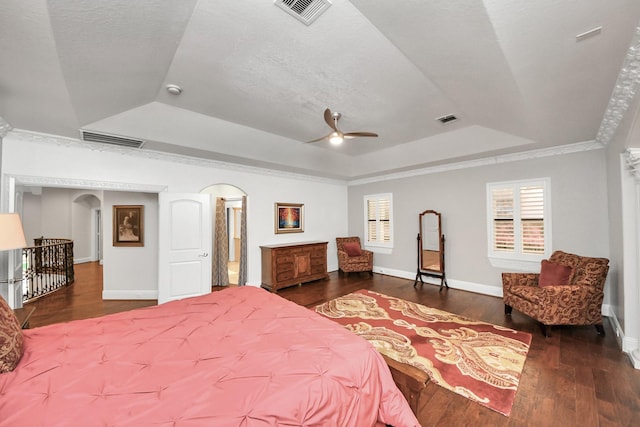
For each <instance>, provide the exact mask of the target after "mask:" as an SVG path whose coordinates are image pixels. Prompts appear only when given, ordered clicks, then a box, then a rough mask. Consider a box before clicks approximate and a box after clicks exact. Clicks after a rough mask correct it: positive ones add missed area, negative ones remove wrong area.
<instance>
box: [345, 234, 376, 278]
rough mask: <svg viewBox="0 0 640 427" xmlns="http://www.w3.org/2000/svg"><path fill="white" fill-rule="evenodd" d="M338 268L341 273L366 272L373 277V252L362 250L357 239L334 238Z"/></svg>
mask: <svg viewBox="0 0 640 427" xmlns="http://www.w3.org/2000/svg"><path fill="white" fill-rule="evenodd" d="M336 246H337V247H338V268H339V269H340V271H342V272H343V273H351V272H361V271H368V272H369V274H371V275H373V252H371V251H368V250H365V249H362V247H361V246H360V238H359V237H336Z"/></svg>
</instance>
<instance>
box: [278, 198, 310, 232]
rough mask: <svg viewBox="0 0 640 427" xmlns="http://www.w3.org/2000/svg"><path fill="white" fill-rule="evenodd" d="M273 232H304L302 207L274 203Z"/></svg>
mask: <svg viewBox="0 0 640 427" xmlns="http://www.w3.org/2000/svg"><path fill="white" fill-rule="evenodd" d="M275 232H276V234H281V233H302V232H304V205H303V204H301V203H276V211H275Z"/></svg>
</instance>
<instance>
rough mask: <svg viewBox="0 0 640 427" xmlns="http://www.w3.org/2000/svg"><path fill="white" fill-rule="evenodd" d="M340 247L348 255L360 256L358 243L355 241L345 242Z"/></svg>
mask: <svg viewBox="0 0 640 427" xmlns="http://www.w3.org/2000/svg"><path fill="white" fill-rule="evenodd" d="M342 248H343V249H344V251H345V252H346V253H347V255H349V256H360V255H362V251H361V250H360V245H359V244H358V243H357V242H347V243H344V244H343V245H342Z"/></svg>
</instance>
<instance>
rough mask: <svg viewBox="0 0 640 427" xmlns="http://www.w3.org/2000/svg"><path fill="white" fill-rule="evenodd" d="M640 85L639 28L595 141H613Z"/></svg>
mask: <svg viewBox="0 0 640 427" xmlns="http://www.w3.org/2000/svg"><path fill="white" fill-rule="evenodd" d="M639 83H640V27H636V31H635V33H634V35H633V40H632V41H631V46H629V49H628V50H627V54H626V56H625V58H624V62H623V64H622V69H621V70H620V74H618V79H617V80H616V85H615V86H614V88H613V93H612V94H611V98H610V99H609V105H608V106H607V110H606V111H605V113H604V117H603V118H602V123H600V129H598V134H597V136H596V141H598V142H600V143H602V144H605V145H606V144H608V143H609V142H611V140H612V139H613V135H614V134H615V133H616V130H617V129H618V126H619V125H620V122H621V121H622V118H623V117H624V115H625V113H626V111H627V109H628V108H629V106H630V105H631V103H632V100H633V97H634V96H635V95H636V93H637V91H638V84H639Z"/></svg>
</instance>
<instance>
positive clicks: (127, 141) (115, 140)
mask: <svg viewBox="0 0 640 427" xmlns="http://www.w3.org/2000/svg"><path fill="white" fill-rule="evenodd" d="M80 134H81V135H82V140H83V141H87V142H97V143H100V144H109V145H117V146H119V147H130V148H141V147H142V144H144V141H142V140H140V139H132V138H125V137H123V136H116V135H108V134H105V133H97V132H88V131H86V130H80Z"/></svg>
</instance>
